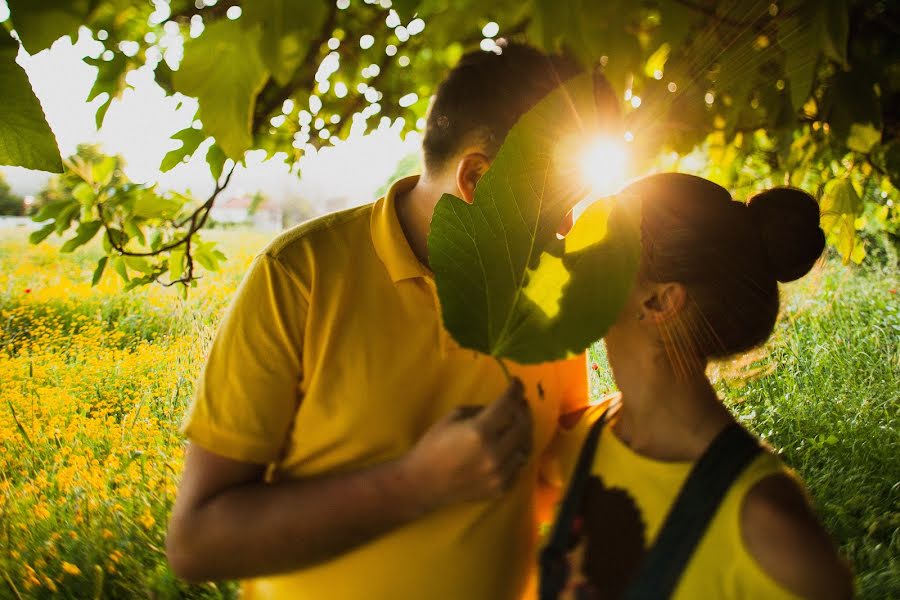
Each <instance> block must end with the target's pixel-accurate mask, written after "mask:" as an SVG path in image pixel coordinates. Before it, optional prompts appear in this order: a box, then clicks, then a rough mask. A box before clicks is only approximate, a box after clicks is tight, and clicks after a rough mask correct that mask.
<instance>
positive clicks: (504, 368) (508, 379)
mask: <svg viewBox="0 0 900 600" xmlns="http://www.w3.org/2000/svg"><path fill="white" fill-rule="evenodd" d="M494 360H496V361H497V364H498V365H500V369H501V370H502V371H503V375H504V376H506V383H509V382H511V381H512V375H510V373H509V367H507V366H506V363H505V362H503V359H502V358H500V357H499V356H495V357H494Z"/></svg>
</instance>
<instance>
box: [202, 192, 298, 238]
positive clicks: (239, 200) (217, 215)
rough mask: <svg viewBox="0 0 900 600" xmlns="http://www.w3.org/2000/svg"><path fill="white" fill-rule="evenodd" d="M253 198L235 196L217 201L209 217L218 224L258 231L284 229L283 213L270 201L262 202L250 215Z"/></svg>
mask: <svg viewBox="0 0 900 600" xmlns="http://www.w3.org/2000/svg"><path fill="white" fill-rule="evenodd" d="M252 207H253V196H235V197H233V198H228V199H227V200H219V201H218V202H216V203H215V204H214V205H213V207H212V210H211V211H210V217H212V219H213V220H214V221H216V222H218V223H226V224H230V225H247V226H250V227H253V228H254V229H258V230H260V231H272V232H276V231H281V230H282V229H284V211H283V210H282V209H281V207H279V206H276V205H275V204H274V203H272V201H271V200H268V199H266V200H263V201H262V203H261V204H260V205H259V206H257V207H256V210H255V211H253V213H252V214H251V208H252Z"/></svg>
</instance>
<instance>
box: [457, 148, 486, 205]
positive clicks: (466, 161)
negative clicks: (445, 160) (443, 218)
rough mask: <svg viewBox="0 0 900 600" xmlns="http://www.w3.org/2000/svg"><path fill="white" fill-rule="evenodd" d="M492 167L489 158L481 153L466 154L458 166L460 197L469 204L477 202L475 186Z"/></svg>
mask: <svg viewBox="0 0 900 600" xmlns="http://www.w3.org/2000/svg"><path fill="white" fill-rule="evenodd" d="M490 165H491V163H490V161H489V160H488V157H487V156H485V155H484V154H481V153H480V152H472V153H470V154H466V155H465V156H463V157H462V158H461V159H460V160H459V163H458V164H457V165H456V187H458V188H459V193H460V197H461V198H462V199H463V200H465V201H466V202H468V203H469V204H472V203H473V202H474V201H475V186H476V185H478V180H479V179H481V176H482V175H484V173H485V172H486V171H487V170H488V167H489V166H490Z"/></svg>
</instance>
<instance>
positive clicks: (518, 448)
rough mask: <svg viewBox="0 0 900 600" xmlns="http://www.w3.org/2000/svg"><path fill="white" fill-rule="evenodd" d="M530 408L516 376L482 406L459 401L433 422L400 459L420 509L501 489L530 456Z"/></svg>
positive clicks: (486, 495) (489, 495) (483, 496)
mask: <svg viewBox="0 0 900 600" xmlns="http://www.w3.org/2000/svg"><path fill="white" fill-rule="evenodd" d="M531 444H532V420H531V411H530V409H529V407H528V403H527V402H526V401H525V396H524V395H523V388H522V382H521V381H519V380H518V379H514V380H513V381H512V382H511V383H510V385H509V387H507V389H506V391H505V392H504V393H503V395H501V396H500V397H499V398H497V399H496V400H495V401H494V402H493V403H492V404H490V405H488V406H486V407H480V406H463V407H460V408H458V409H456V410H455V411H454V412H452V413H451V414H449V415H447V416H446V417H445V418H443V419H441V420H440V421H438V422H437V423H436V424H434V425H433V426H432V427H431V429H429V430H428V432H427V433H426V434H425V435H424V436H423V437H422V439H421V440H419V442H418V443H417V444H416V446H415V447H414V448H413V449H412V450H411V451H410V452H409V454H407V456H406V457H405V459H404V463H405V467H406V469H407V473H408V476H409V478H410V480H411V483H413V485H414V489H415V490H416V493H417V494H421V496H420V499H421V503H422V504H421V506H422V510H423V512H429V511H431V510H435V509H437V508H440V507H443V506H448V505H451V504H456V503H459V502H467V501H473V500H486V499H490V498H494V497H496V496H498V495H500V494H501V493H502V492H504V491H505V490H507V489H509V488H510V486H511V485H512V484H513V482H514V481H515V478H516V475H517V474H518V472H519V470H520V469H521V467H522V466H523V465H524V464H525V463H526V462H527V461H528V457H529V455H530V453H531Z"/></svg>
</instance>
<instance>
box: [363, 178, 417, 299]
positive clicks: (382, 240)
mask: <svg viewBox="0 0 900 600" xmlns="http://www.w3.org/2000/svg"><path fill="white" fill-rule="evenodd" d="M418 180H419V176H418V175H413V176H411V177H405V178H403V179H400V180H398V181H396V182H395V183H394V184H393V185H391V187H390V189H389V190H388V191H387V194H385V196H384V198H381V199H379V200H378V201H377V202H375V205H374V206H373V207H372V218H371V222H370V226H371V230H372V244H373V245H374V246H375V253H376V254H378V258H380V259H381V262H383V263H384V266H385V268H387V271H388V273H389V274H390V276H391V279H392V280H393V281H395V282H397V281H401V280H404V279H412V278H415V277H427V276H428V275H429V271H428V269H427V268H425V265H423V264H422V263H420V262H419V259H418V258H416V255H415V253H413V251H412V248H411V247H410V245H409V241H408V240H407V239H406V234H404V233H403V227H401V226H400V219H399V218H397V194H402V193H404V192H408V191H409V190H411V189H412V188H413V187H415V185H416V182H417V181H418Z"/></svg>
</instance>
